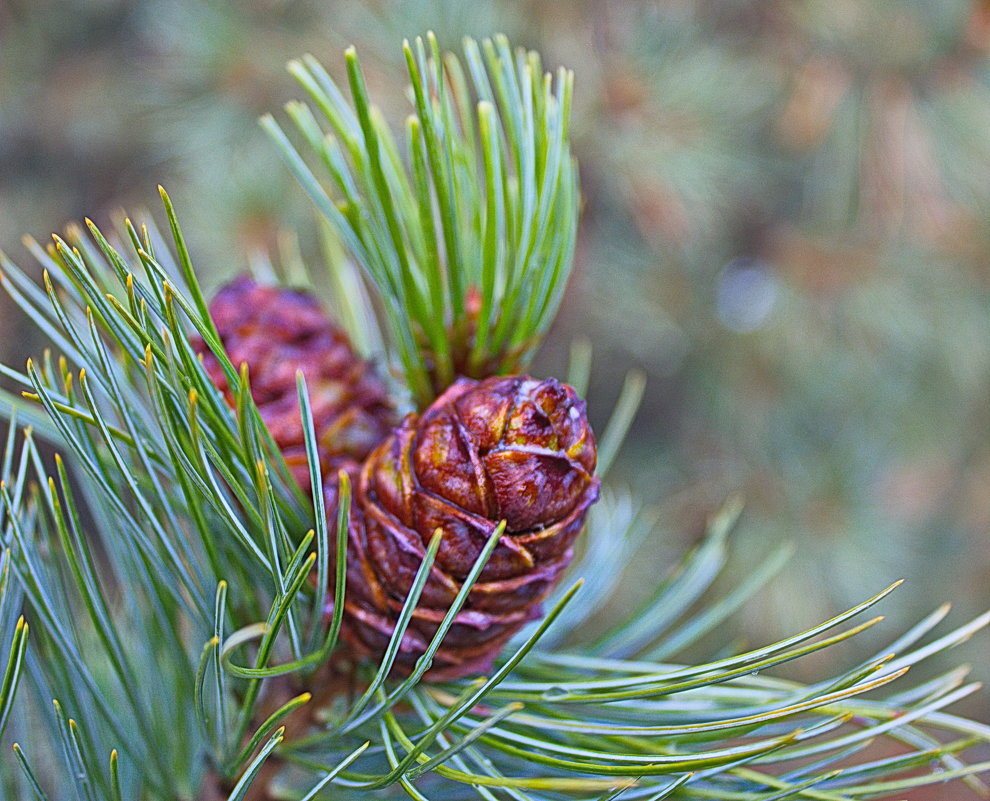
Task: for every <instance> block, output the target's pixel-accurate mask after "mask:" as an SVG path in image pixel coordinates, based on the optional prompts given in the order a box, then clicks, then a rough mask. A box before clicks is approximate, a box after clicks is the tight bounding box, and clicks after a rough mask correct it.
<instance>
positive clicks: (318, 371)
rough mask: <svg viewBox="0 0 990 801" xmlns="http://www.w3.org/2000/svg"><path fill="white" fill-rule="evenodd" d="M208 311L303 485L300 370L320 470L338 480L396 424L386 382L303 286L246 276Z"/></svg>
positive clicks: (210, 365)
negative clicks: (264, 283) (266, 283)
mask: <svg viewBox="0 0 990 801" xmlns="http://www.w3.org/2000/svg"><path fill="white" fill-rule="evenodd" d="M210 316H211V317H212V318H213V322H214V324H215V325H216V328H217V333H218V334H219V335H220V340H221V341H222V342H223V345H224V348H225V349H226V351H227V355H228V356H229V357H230V361H231V363H233V365H234V366H235V367H238V366H239V365H241V364H242V363H246V364H247V366H248V373H249V376H250V380H251V396H252V398H254V402H255V403H256V404H257V406H258V411H259V412H261V417H262V419H263V420H264V421H265V425H267V426H268V430H269V431H270V432H271V434H272V438H273V439H274V440H275V443H276V445H278V447H279V450H280V451H281V452H282V456H283V457H284V458H285V462H286V464H287V465H288V466H289V469H290V470H291V471H292V475H293V476H294V477H295V479H296V481H297V482H299V485H300V486H301V487H303V488H304V489H306V490H307V491H308V489H309V486H310V484H309V468H308V467H307V460H306V446H305V441H304V439H303V428H302V418H301V417H300V414H299V399H298V395H297V393H296V371H297V370H302V371H303V375H305V376H306V385H307V388H308V389H309V395H310V402H311V404H312V409H313V423H314V426H315V429H316V436H317V440H318V444H319V452H320V462H321V467H322V469H323V475H324V476H326V477H327V481H328V483H329V485H330V486H331V487H336V482H337V471H338V470H340V469H345V470H347V471H348V472H350V473H351V474H352V475H355V476H356V475H357V471H358V470H359V469H360V464H361V462H363V461H364V459H365V457H367V455H368V454H369V453H370V452H371V450H372V449H373V448H374V447H375V446H376V445H377V444H378V443H379V442H381V441H382V440H383V439H384V438H385V437H386V436H387V435H388V433H389V431H390V430H391V428H392V426H393V425H394V424H395V411H394V409H393V408H392V405H391V403H390V402H389V400H388V396H387V392H386V388H385V384H384V382H383V381H382V380H381V378H380V377H379V376H377V375H376V374H375V372H374V369H373V368H372V366H371V364H370V363H369V362H367V361H364V360H362V359H359V358H358V357H357V356H356V355H355V354H354V351H353V350H351V346H350V342H349V341H348V338H347V335H346V334H345V333H344V332H343V330H341V329H340V328H338V327H337V326H336V325H334V324H333V323H332V322H331V321H330V319H329V318H328V317H327V315H326V313H325V312H324V311H323V310H322V309H321V308H320V305H319V303H318V302H317V300H316V299H315V298H314V297H313V296H312V295H309V294H307V293H305V292H301V291H298V290H292V289H285V288H283V287H274V286H261V285H259V284H258V283H257V282H255V281H254V279H252V278H249V277H247V276H242V277H240V278H237V279H235V280H234V281H232V282H231V283H229V284H227V285H226V286H224V287H223V288H221V289H220V291H219V292H218V293H217V295H216V297H215V298H214V299H213V301H212V302H211V303H210ZM193 347H194V348H195V350H196V351H197V352H198V353H201V354H202V356H203V366H204V367H205V368H206V371H207V372H208V373H209V375H210V378H211V379H212V381H213V383H214V384H215V385H216V386H217V387H218V388H219V389H220V390H221V391H222V392H223V393H224V397H226V399H227V402H228V403H231V404H233V403H234V395H233V392H232V390H231V388H230V386H229V384H228V383H227V379H226V376H225V375H224V373H223V370H222V369H221V368H220V362H219V361H218V359H217V358H216V356H214V355H213V353H212V352H210V350H209V349H208V348H207V347H206V345H205V343H204V342H203V340H202V339H200V338H199V337H196V338H195V339H194V340H193Z"/></svg>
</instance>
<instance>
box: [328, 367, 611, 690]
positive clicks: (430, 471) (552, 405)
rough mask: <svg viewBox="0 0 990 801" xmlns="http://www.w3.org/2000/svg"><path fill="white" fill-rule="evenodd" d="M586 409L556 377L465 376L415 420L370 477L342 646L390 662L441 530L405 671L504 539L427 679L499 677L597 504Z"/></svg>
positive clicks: (378, 458) (354, 532)
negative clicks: (484, 557)
mask: <svg viewBox="0 0 990 801" xmlns="http://www.w3.org/2000/svg"><path fill="white" fill-rule="evenodd" d="M596 457H597V453H596V447H595V440H594V435H593V434H592V431H591V428H590V426H589V425H588V420H587V417H586V416H585V412H584V403H583V401H581V400H580V399H579V398H578V397H577V396H576V394H575V393H574V391H573V390H572V389H571V388H570V387H568V386H566V385H563V384H560V383H558V382H557V381H555V380H554V379H548V380H545V381H538V380H535V379H532V378H529V377H526V376H508V377H494V378H488V379H484V380H482V381H473V380H469V379H461V380H459V381H458V382H457V383H455V384H454V385H453V386H452V387H450V388H449V389H448V390H447V391H446V392H445V393H444V394H443V395H441V396H440V397H439V398H438V399H437V400H436V401H435V402H434V403H433V404H432V405H431V406H430V407H429V408H428V409H427V410H426V411H425V412H424V413H423V414H422V415H421V416H419V417H417V416H415V415H410V416H408V417H407V418H406V419H405V420H404V421H403V423H402V425H401V426H400V427H399V428H397V429H396V430H395V431H394V432H393V434H392V435H391V436H390V437H389V438H388V439H387V440H385V441H384V442H383V443H382V444H381V445H380V446H379V447H378V448H377V449H376V450H375V451H374V452H373V453H372V454H371V456H370V457H369V458H368V460H367V461H366V462H365V464H364V467H363V469H362V471H361V477H360V480H359V483H358V487H357V492H356V503H355V505H354V506H355V511H354V514H353V515H352V519H351V526H350V530H349V540H348V556H347V560H348V565H347V568H348V583H347V600H346V610H345V612H346V614H345V627H344V638H345V640H346V641H347V642H348V643H349V644H350V645H351V646H352V647H353V648H355V649H356V650H357V651H359V652H361V653H365V654H367V655H369V656H373V657H374V656H380V655H381V653H382V652H383V651H384V648H385V646H386V645H387V643H388V640H389V637H390V636H391V634H392V631H393V628H394V624H395V621H396V619H397V617H398V614H399V611H400V610H401V608H402V605H403V602H404V601H405V598H406V595H407V593H408V592H409V588H410V586H411V585H412V582H413V579H414V577H415V575H416V571H417V570H418V569H419V566H420V564H421V562H422V559H423V556H424V554H425V552H426V548H427V546H428V544H429V541H430V539H431V538H432V536H433V533H434V532H435V531H436V530H438V529H439V530H441V531H442V532H443V538H442V541H441V544H440V549H439V551H438V553H437V558H436V561H435V563H434V565H433V568H432V570H431V574H430V577H429V579H428V581H427V583H426V586H425V588H424V590H423V594H422V596H421V598H420V602H419V606H418V608H417V609H416V611H415V612H414V613H413V618H412V622H411V623H410V626H409V629H408V630H407V631H406V634H405V636H404V639H403V642H402V646H401V649H400V653H399V656H398V659H397V662H396V668H395V669H396V670H397V672H400V673H401V672H408V671H409V670H410V669H411V668H412V666H413V665H414V664H415V662H416V660H417V659H418V658H419V656H420V655H422V653H423V652H424V651H425V650H426V647H427V646H428V644H429V641H430V639H431V638H432V636H433V634H434V633H435V632H436V629H437V626H438V624H439V623H440V621H441V620H442V619H443V617H444V615H445V614H446V613H447V610H448V608H449V607H450V605H451V603H452V601H453V600H454V597H455V596H456V595H457V593H458V591H459V590H460V588H461V582H462V581H463V580H464V579H465V577H466V576H467V574H468V573H469V571H470V570H471V568H472V566H473V565H474V563H475V560H476V559H477V558H478V556H479V555H480V553H481V551H482V549H483V547H484V545H485V543H486V542H487V541H488V539H489V537H490V536H491V535H492V534H493V532H494V530H495V528H496V527H497V526H498V524H499V522H500V521H501V520H505V521H506V530H505V533H504V534H503V535H502V537H501V539H500V540H499V542H498V544H497V545H496V547H495V550H494V552H493V553H492V555H491V557H490V558H489V560H488V562H487V563H486V565H485V567H484V569H483V570H482V572H481V575H480V577H479V579H478V581H477V583H475V585H474V586H473V587H472V588H471V591H470V593H469V595H468V600H467V603H466V604H465V606H464V608H463V609H462V610H461V611H460V612H459V613H458V615H457V617H456V618H455V621H454V625H453V627H452V628H451V630H450V632H449V633H448V634H447V636H446V637H445V638H444V641H443V644H442V645H441V647H440V649H439V651H438V652H437V654H436V657H435V659H434V667H433V668H432V670H431V672H430V674H429V676H430V677H431V678H434V679H445V678H454V677H458V676H463V675H467V674H470V673H476V672H485V671H487V670H488V669H489V668H490V666H491V663H492V660H493V659H494V658H495V657H496V656H497V655H498V653H499V652H500V651H501V649H502V647H503V646H504V644H505V642H506V641H507V640H508V639H509V638H510V637H511V636H512V635H513V634H514V633H515V632H516V631H518V630H519V629H520V628H521V627H522V626H523V625H524V624H525V623H527V622H528V621H530V620H533V619H535V618H538V617H540V615H541V614H542V609H541V602H542V601H543V600H544V599H545V598H546V597H547V595H548V594H549V593H550V591H551V590H552V589H553V587H554V586H555V585H556V583H557V581H558V580H559V578H560V576H561V574H562V572H563V570H564V568H566V567H567V565H568V564H569V562H570V560H571V556H572V550H571V546H572V544H573V542H574V539H575V538H576V537H577V535H578V533H579V532H580V530H581V528H582V526H583V524H584V519H585V516H586V514H587V511H588V508H589V507H590V505H591V504H592V503H593V502H594V501H595V500H596V499H597V497H598V487H599V481H598V479H597V478H596V477H595V476H594V468H595V462H596Z"/></svg>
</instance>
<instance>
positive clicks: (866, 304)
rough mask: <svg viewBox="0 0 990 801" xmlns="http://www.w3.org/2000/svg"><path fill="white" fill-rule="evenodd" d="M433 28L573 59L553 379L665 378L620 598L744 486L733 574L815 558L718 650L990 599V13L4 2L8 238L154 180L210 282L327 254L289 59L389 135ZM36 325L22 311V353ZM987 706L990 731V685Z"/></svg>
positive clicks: (983, 708)
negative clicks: (567, 207) (339, 87)
mask: <svg viewBox="0 0 990 801" xmlns="http://www.w3.org/2000/svg"><path fill="white" fill-rule="evenodd" d="M429 29H433V30H435V31H436V32H437V34H438V36H439V39H440V42H441V45H442V46H443V47H445V48H448V49H449V48H458V47H459V42H460V38H461V37H462V36H463V35H464V34H471V35H475V36H485V35H488V34H491V33H493V32H496V31H502V32H505V33H507V34H508V35H509V36H510V38H511V39H512V41H513V42H514V43H515V44H522V45H526V46H528V47H533V48H537V49H539V50H540V51H541V52H542V53H543V55H544V59H545V63H546V64H547V65H548V66H550V67H554V66H556V65H558V64H564V65H567V66H569V67H571V68H573V69H574V70H575V72H576V100H575V108H574V120H573V139H574V150H575V152H576V154H577V156H578V158H579V160H580V163H581V170H582V183H583V192H584V201H585V208H584V212H583V223H582V232H581V238H580V245H579V250H578V255H577V263H576V269H575V274H574V279H573V282H572V286H571V288H570V290H569V295H568V299H567V301H566V303H565V306H564V310H563V312H562V315H561V317H560V320H559V323H558V325H557V326H556V328H555V330H554V332H553V335H552V337H551V338H550V340H549V341H548V343H547V346H546V348H545V350H544V352H543V353H542V355H541V357H540V360H539V362H538V364H537V365H536V367H535V368H534V369H535V371H538V372H543V373H551V372H557V373H559V372H561V370H562V369H563V365H564V363H565V360H566V353H567V349H568V346H569V343H570V342H571V340H572V339H573V338H574V337H576V336H583V337H587V338H588V339H589V340H590V341H591V342H592V343H593V346H594V351H595V362H594V365H595V366H594V372H593V386H592V389H591V392H590V398H589V402H590V409H591V414H592V417H593V418H594V419H595V420H596V421H597V422H599V424H600V423H602V422H604V420H605V419H606V418H607V414H608V410H609V408H610V406H611V404H612V403H613V402H614V400H615V398H616V396H617V394H618V388H619V386H620V384H621V382H622V378H623V374H624V372H625V371H626V370H627V369H629V368H631V367H638V368H641V369H643V370H644V371H645V372H646V373H647V375H648V378H649V383H648V386H647V390H646V397H645V400H644V404H643V406H642V409H641V411H640V413H639V415H638V417H637V418H636V421H635V424H634V428H633V432H632V436H631V437H630V440H629V443H628V444H627V446H626V447H625V449H624V451H623V453H622V454H621V458H620V461H619V463H618V465H617V467H616V475H615V480H616V481H617V482H618V483H624V484H627V485H629V486H631V487H632V488H633V491H634V492H635V494H636V495H637V496H638V497H639V498H641V499H643V500H644V502H647V503H649V504H651V505H655V506H656V507H657V510H658V514H659V520H660V524H659V529H658V533H657V535H656V538H655V549H652V550H651V551H650V553H648V554H644V559H643V562H642V564H643V565H644V567H643V572H642V575H633V576H630V579H629V582H628V585H629V591H628V594H629V598H630V601H632V600H635V598H636V596H637V593H641V591H642V589H643V587H644V586H645V585H646V584H647V583H648V582H649V581H652V580H653V578H654V577H655V576H656V575H657V570H658V569H661V568H662V567H663V564H664V563H665V562H666V561H669V560H670V559H671V558H672V557H673V556H674V555H675V554H677V553H679V552H681V551H682V550H683V548H684V547H685V545H687V544H690V543H692V542H693V541H695V540H696V539H697V538H698V536H699V534H700V532H701V530H702V528H703V523H704V520H705V517H706V515H707V514H709V513H710V512H711V511H712V510H713V509H715V508H716V507H717V506H718V505H719V504H720V503H721V502H722V501H723V500H724V499H725V498H726V496H728V495H729V494H731V493H734V492H741V493H743V495H744V496H745V498H746V500H747V509H746V513H745V516H744V518H743V524H742V526H741V530H740V532H739V534H738V535H737V538H736V549H737V551H738V559H737V566H736V568H735V570H736V575H737V576H739V575H742V574H744V573H745V572H746V571H748V570H751V569H752V568H753V567H754V566H755V565H757V564H758V563H759V562H760V561H761V559H762V558H763V555H764V554H766V553H768V552H769V551H770V550H771V549H773V548H774V547H776V545H777V544H779V543H781V542H784V541H792V542H794V543H795V545H796V552H795V556H794V557H793V558H792V560H791V562H790V563H789V565H788V567H787V568H786V570H785V571H784V573H783V574H781V575H780V576H779V577H778V578H777V579H776V580H775V581H774V583H773V584H772V585H771V587H770V589H769V590H767V591H766V592H764V593H763V594H762V596H761V599H760V600H758V601H756V602H754V603H753V604H752V605H751V606H750V607H749V608H748V614H746V615H744V616H742V619H740V620H739V621H738V622H737V624H736V628H735V629H734V630H732V631H723V632H720V633H719V636H720V637H721V639H722V641H723V643H724V644H726V645H727V644H728V643H729V642H730V640H733V639H735V638H741V639H747V640H750V641H753V640H762V639H765V638H767V637H770V636H778V637H779V636H782V635H784V634H786V633H791V632H793V631H794V630H796V629H797V628H799V627H801V628H803V627H806V626H809V625H811V624H813V623H815V622H818V620H820V619H824V618H825V617H827V616H829V615H830V614H831V613H834V612H836V611H838V610H839V609H840V608H844V607H845V606H848V605H851V604H852V603H855V602H858V601H860V600H862V599H864V598H865V597H868V596H869V595H872V594H873V593H874V592H875V591H878V590H879V589H881V588H882V587H884V586H886V585H887V584H888V583H890V582H891V581H893V580H894V579H897V578H905V579H907V580H908V581H907V585H906V587H904V588H902V589H901V590H900V591H898V592H897V593H896V595H895V599H894V600H893V602H888V603H887V604H886V605H885V609H884V611H885V612H886V613H887V615H888V617H889V618H890V619H891V621H890V625H888V626H886V628H885V630H886V631H887V632H888V636H890V637H892V636H893V635H894V633H895V632H899V631H900V630H901V628H902V627H904V626H906V625H908V623H909V622H910V621H912V620H914V619H917V618H918V617H919V616H920V615H922V614H925V613H927V612H929V611H931V610H932V609H933V608H935V607H936V606H938V605H939V604H940V603H941V602H943V601H945V600H950V599H951V600H953V601H954V602H955V603H956V610H955V612H954V613H953V619H954V620H955V621H956V622H962V621H963V620H964V619H967V618H968V617H969V616H972V615H975V614H977V613H979V612H981V611H983V610H984V609H986V608H987V607H990V591H988V586H990V286H988V284H990V60H988V50H990V3H988V2H986V1H985V0H939V1H938V2H934V3H933V2H930V1H929V0H898V2H890V0H820V1H818V2H816V1H814V0H806V1H804V2H800V1H798V0H666V2H638V1H637V0H570V1H569V2H554V3H550V2H540V1H538V0H497V1H496V0H490V1H488V2H466V1H465V0H446V1H441V0H433V1H430V0H364V2H353V1H352V2H343V1H342V0H237V1H236V2H235V1H234V0H231V2H202V1H201V0H0V247H2V248H3V249H4V250H5V251H6V252H7V253H8V254H9V255H10V256H12V257H13V258H14V259H15V260H17V261H19V262H22V263H25V264H26V263H27V261H28V259H27V258H26V252H25V251H24V248H23V246H22V244H21V236H22V234H30V235H33V236H34V237H36V238H38V239H42V240H43V239H44V238H45V237H47V235H48V234H49V232H51V231H53V230H60V229H61V228H62V227H63V226H64V225H65V223H66V222H68V221H70V220H75V219H80V218H82V217H83V216H84V215H88V216H90V217H92V218H93V219H95V220H96V221H97V222H98V223H106V222H108V221H109V220H110V218H111V217H112V215H113V213H114V212H115V210H116V209H117V208H119V207H121V206H123V207H127V208H128V209H131V210H133V209H140V208H142V207H155V206H156V204H157V191H156V185H157V184H158V183H162V184H164V185H165V186H166V187H167V188H168V189H169V192H170V194H171V195H172V198H173V200H174V201H175V204H176V207H177V209H178V211H179V215H180V219H181V220H182V222H183V224H184V229H185V232H186V234H187V237H188V239H189V240H190V243H191V248H192V251H193V254H194V259H195V261H196V263H197V264H198V268H199V270H200V272H201V273H202V274H203V275H204V279H205V281H206V283H207V284H208V285H210V286H216V285H218V284H219V283H220V282H221V281H222V280H224V279H225V278H226V277H229V276H230V275H232V274H233V273H235V272H237V271H239V270H242V269H243V268H244V267H245V265H246V264H247V263H248V260H249V258H250V256H251V254H252V253H257V252H259V251H260V250H264V249H274V248H277V246H278V243H279V241H280V239H281V240H282V241H283V242H284V240H285V237H284V236H281V237H280V233H279V232H280V231H284V230H286V229H292V230H295V231H297V232H298V235H299V242H300V247H301V248H302V249H303V251H304V252H309V251H308V250H307V249H308V248H310V246H311V243H312V241H313V238H314V237H313V231H314V230H315V219H314V216H313V212H312V211H311V209H310V207H309V205H308V201H307V200H305V198H304V197H303V195H302V192H301V191H300V190H299V189H298V188H297V187H296V186H295V185H294V183H293V181H292V179H291V178H290V177H289V176H288V174H287V171H286V170H285V169H284V168H283V167H282V165H281V163H280V162H279V160H278V158H277V156H276V154H275V151H274V148H273V147H272V146H271V145H270V144H269V142H268V141H267V140H266V138H265V137H264V135H263V133H262V132H261V130H260V129H259V127H258V126H257V124H256V120H257V118H258V116H259V115H260V114H262V113H263V112H266V111H276V112H278V111H279V110H280V109H281V107H282V104H283V103H284V102H285V101H287V100H289V99H291V98H293V97H297V96H299V95H300V92H299V91H298V90H297V89H296V87H295V86H294V85H293V82H292V80H291V79H290V77H289V76H288V75H287V74H286V73H285V71H284V64H285V62H286V61H287V60H288V59H289V58H291V57H294V56H298V55H301V54H302V53H305V52H311V53H313V54H315V55H316V56H317V57H318V58H319V59H320V60H322V61H323V62H324V64H326V65H327V67H328V68H329V69H330V71H331V72H332V73H334V74H336V75H343V69H342V52H343V49H344V48H345V47H346V46H347V45H349V44H352V43H353V44H356V45H357V47H358V50H359V53H360V55H361V58H362V63H363V65H364V67H365V70H366V71H367V73H368V78H369V83H370V86H371V91H372V94H373V96H374V97H375V98H376V99H377V101H378V102H379V103H380V104H381V105H382V106H383V107H384V108H385V110H386V114H387V116H389V117H390V118H391V119H393V120H395V121H397V122H398V121H400V120H401V119H402V118H403V116H404V114H405V113H407V109H408V105H407V101H406V99H405V95H404V83H403V80H402V76H403V75H404V66H403V63H402V55H401V49H400V44H401V41H402V39H403V38H404V37H413V36H415V35H418V34H421V33H424V32H425V31H427V30H429ZM30 336H31V334H30V333H29V329H28V328H27V327H26V326H24V325H23V321H19V320H18V318H17V317H16V316H15V315H14V312H13V310H12V308H11V306H10V304H9V303H8V302H7V299H6V298H5V297H3V298H0V351H2V357H3V358H4V359H5V360H7V361H10V360H14V361H18V362H19V361H21V360H22V359H23V357H24V356H25V355H26V354H27V353H29V352H31V351H35V350H37V349H38V348H39V347H41V343H39V342H34V341H31V340H30ZM878 643H879V640H877V639H874V640H869V639H867V640H866V643H865V645H866V646H867V647H878ZM965 651H966V653H965V654H962V655H961V656H960V654H958V653H957V654H952V655H951V659H950V658H945V660H944V661H942V662H937V663H936V664H935V665H934V666H932V667H930V668H927V669H928V670H935V669H938V668H940V667H941V668H946V667H948V665H949V662H950V661H952V662H955V661H957V660H958V659H960V658H964V659H966V660H968V661H972V662H974V663H975V664H976V665H977V667H976V673H977V675H978V676H979V677H980V678H983V679H990V668H988V664H990V658H988V657H990V636H988V635H986V634H984V635H982V636H981V637H980V638H978V641H974V642H973V643H971V644H970V645H968V646H966V648H965ZM846 655H847V656H848V652H846ZM813 667H814V666H813ZM811 669H812V668H804V670H811ZM796 670H798V672H800V670H802V668H796ZM819 675H820V674H819ZM965 708H966V710H967V711H969V712H970V713H971V714H976V715H978V716H980V717H981V718H982V719H983V720H990V701H988V699H987V697H986V693H984V695H983V697H982V698H981V699H978V700H975V701H970V702H969V706H968V707H965ZM918 797H921V796H918ZM931 797H933V798H935V797H938V794H937V793H936V794H935V795H933V796H931Z"/></svg>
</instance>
